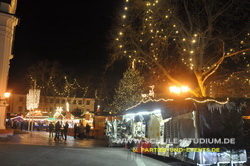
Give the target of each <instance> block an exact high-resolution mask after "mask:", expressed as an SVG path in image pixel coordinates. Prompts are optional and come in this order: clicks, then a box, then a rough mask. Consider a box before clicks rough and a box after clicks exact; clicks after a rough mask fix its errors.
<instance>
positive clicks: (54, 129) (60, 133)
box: [49, 121, 91, 141]
mask: <svg viewBox="0 0 250 166" xmlns="http://www.w3.org/2000/svg"><path fill="white" fill-rule="evenodd" d="M90 128H91V127H90V125H89V124H86V127H84V125H83V124H82V123H81V124H80V125H78V124H76V123H75V124H74V138H77V137H78V138H80V139H83V138H84V137H86V138H89V137H90ZM68 129H69V124H68V122H66V123H65V124H64V125H61V124H60V122H59V121H58V122H56V124H55V125H54V124H53V123H52V122H50V124H49V137H51V138H53V133H55V136H54V140H55V141H57V140H61V139H62V140H65V141H66V140H67V135H68Z"/></svg>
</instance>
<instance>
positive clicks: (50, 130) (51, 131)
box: [49, 122, 55, 137]
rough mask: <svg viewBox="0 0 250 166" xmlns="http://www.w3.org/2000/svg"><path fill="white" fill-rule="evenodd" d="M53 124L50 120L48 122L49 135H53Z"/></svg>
mask: <svg viewBox="0 0 250 166" xmlns="http://www.w3.org/2000/svg"><path fill="white" fill-rule="evenodd" d="M54 127H55V126H54V125H53V123H52V122H50V124H49V137H53V130H54Z"/></svg>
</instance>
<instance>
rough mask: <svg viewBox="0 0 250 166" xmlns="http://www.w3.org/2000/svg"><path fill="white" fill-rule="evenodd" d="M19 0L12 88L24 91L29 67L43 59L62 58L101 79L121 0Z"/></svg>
mask: <svg viewBox="0 0 250 166" xmlns="http://www.w3.org/2000/svg"><path fill="white" fill-rule="evenodd" d="M57 2H58V3H55V2H54V1H53V2H52V1H51V0H50V1H48V0H35V1H24V0H19V1H18V5H17V12H16V16H17V17H18V18H19V25H18V26H17V27H16V33H15V40H14V47H13V54H14V58H13V59H12V60H11V67H10V73H9V89H12V90H13V91H14V93H15V92H19V93H20V92H21V93H23V91H22V90H21V89H23V87H24V82H25V80H27V77H26V76H27V74H28V73H27V72H28V71H27V69H28V67H30V66H31V65H33V64H36V63H37V62H38V61H40V60H45V59H48V60H51V61H53V60H58V61H59V62H60V63H61V64H62V66H63V67H64V68H65V69H67V70H71V71H74V73H76V75H78V76H82V77H85V76H86V77H88V76H90V75H91V76H93V77H94V78H96V80H97V81H99V80H98V78H100V77H101V76H102V74H103V72H104V67H105V64H106V63H107V58H108V54H109V50H108V49H107V47H108V39H109V38H108V36H109V34H110V31H111V27H112V26H113V24H114V18H115V15H116V14H117V8H119V6H120V5H121V4H119V3H120V2H119V1H114V0H105V1H91V0H90V1H83V0H76V1H67V3H65V2H59V1H57Z"/></svg>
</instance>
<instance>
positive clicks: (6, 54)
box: [0, 0, 18, 129]
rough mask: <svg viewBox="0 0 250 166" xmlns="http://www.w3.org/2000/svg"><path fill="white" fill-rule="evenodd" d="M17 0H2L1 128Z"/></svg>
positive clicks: (0, 61)
mask: <svg viewBox="0 0 250 166" xmlns="http://www.w3.org/2000/svg"><path fill="white" fill-rule="evenodd" d="M16 5H17V0H0V129H5V128H6V127H5V119H6V106H7V104H6V99H5V97H4V93H5V92H6V88H7V81H8V74H9V67H10V66H9V64H10V59H12V58H13V55H12V45H13V36H14V31H15V27H16V25H17V23H18V19H17V18H16V17H15V16H14V14H15V12H16Z"/></svg>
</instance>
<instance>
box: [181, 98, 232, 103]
mask: <svg viewBox="0 0 250 166" xmlns="http://www.w3.org/2000/svg"><path fill="white" fill-rule="evenodd" d="M185 100H193V101H195V102H197V103H206V102H211V101H212V102H215V103H217V104H222V105H224V104H227V103H228V102H229V98H227V100H226V101H223V102H221V101H217V100H214V99H206V100H203V101H200V100H197V99H194V98H186V99H185Z"/></svg>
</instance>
